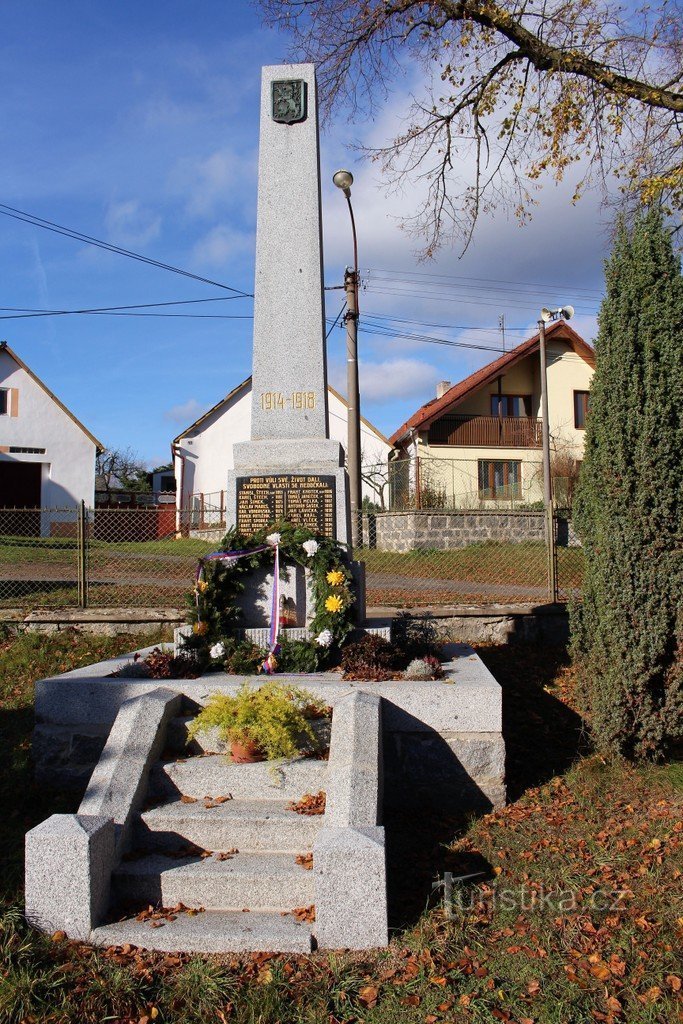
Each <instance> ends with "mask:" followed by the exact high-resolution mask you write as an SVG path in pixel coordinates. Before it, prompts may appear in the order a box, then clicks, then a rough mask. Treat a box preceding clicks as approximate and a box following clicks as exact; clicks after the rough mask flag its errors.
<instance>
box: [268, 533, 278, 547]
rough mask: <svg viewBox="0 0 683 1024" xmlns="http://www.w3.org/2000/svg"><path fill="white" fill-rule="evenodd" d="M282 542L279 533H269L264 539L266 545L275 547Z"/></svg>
mask: <svg viewBox="0 0 683 1024" xmlns="http://www.w3.org/2000/svg"><path fill="white" fill-rule="evenodd" d="M281 540H282V536H281V535H280V534H279V533H269V534H268V536H267V537H266V544H272V546H273V547H275V545H276V544H279V543H280V541H281Z"/></svg>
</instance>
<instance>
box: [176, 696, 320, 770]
mask: <svg viewBox="0 0 683 1024" xmlns="http://www.w3.org/2000/svg"><path fill="white" fill-rule="evenodd" d="M326 712H327V707H326V705H325V704H324V703H323V702H322V701H319V700H318V699H317V697H316V696H315V695H314V694H312V693H310V692H309V691H308V690H302V689H299V688H298V687H292V686H286V685H284V684H283V683H277V682H275V681H271V682H268V683H265V684H264V685H263V686H260V687H259V688H258V689H252V688H251V687H250V686H249V685H248V684H247V683H243V684H242V685H241V686H240V688H239V690H238V691H237V693H236V694H235V696H232V695H231V694H225V693H214V694H212V696H211V698H210V700H209V703H208V704H207V705H206V707H205V708H203V710H202V711H200V713H199V714H198V715H197V717H196V718H195V719H194V721H193V722H191V724H190V727H189V734H190V736H191V737H192V736H195V735H196V734H197V733H198V732H201V731H203V730H205V729H211V728H217V729H218V730H219V733H220V735H221V737H222V738H223V739H224V740H229V741H231V742H232V741H234V742H235V743H247V744H249V743H251V744H254V745H255V746H256V747H258V749H259V750H260V752H261V753H262V754H263V755H264V756H265V757H266V759H267V760H269V761H272V760H276V759H278V758H291V757H296V756H297V755H298V754H300V753H302V752H304V751H307V750H313V751H316V750H318V749H319V744H318V740H317V739H316V735H315V733H314V731H313V729H312V728H311V725H310V719H311V718H314V717H320V716H321V715H322V714H325V713H326Z"/></svg>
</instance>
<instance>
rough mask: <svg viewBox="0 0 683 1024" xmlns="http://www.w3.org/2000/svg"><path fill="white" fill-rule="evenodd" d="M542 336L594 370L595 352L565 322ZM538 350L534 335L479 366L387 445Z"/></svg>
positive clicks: (425, 407)
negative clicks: (562, 345)
mask: <svg viewBox="0 0 683 1024" xmlns="http://www.w3.org/2000/svg"><path fill="white" fill-rule="evenodd" d="M545 333H546V337H547V338H551V337H553V338H557V339H561V340H562V341H566V342H568V344H569V345H571V347H572V348H573V349H574V351H575V352H576V354H577V355H579V356H581V357H582V358H583V359H585V360H586V362H587V363H588V364H589V365H590V366H595V351H594V349H593V348H592V347H591V346H590V345H589V344H587V342H585V341H584V340H583V338H582V337H581V336H580V335H579V334H577V333H576V331H575V330H574V329H573V328H572V327H570V326H569V324H568V323H567V322H566V321H565V320H558V321H557V322H556V323H554V324H549V325H548V326H547V327H546V332H545ZM538 347H539V337H538V334H535V335H534V336H533V337H532V338H527V340H526V341H523V342H522V344H521V345H517V347H516V348H513V349H511V351H510V352H506V353H505V355H502V356H501V357H500V358H499V359H494V361H493V362H492V363H488V364H487V365H486V366H482V368H481V369H480V370H475V372H474V373H471V374H470V376H469V377H465V379H464V380H461V381H460V382H459V383H458V384H454V385H453V387H451V388H449V389H448V391H446V392H445V394H443V395H442V396H441V398H432V399H431V401H429V402H426V403H425V404H424V405H422V406H420V408H419V409H418V410H417V412H416V413H413V415H412V416H411V417H410V419H409V420H406V422H405V423H404V424H403V425H402V426H400V427H399V428H398V430H397V431H395V433H393V434H392V435H391V437H390V438H389V443H390V444H392V445H394V446H397V445H398V443H399V442H400V441H402V440H403V439H404V438H405V437H406V435H409V434H410V433H411V431H412V430H424V429H425V428H426V427H428V426H429V424H430V423H432V422H433V421H434V420H435V419H438V417H439V416H442V415H443V414H444V413H446V412H449V411H450V410H451V409H454V408H455V407H456V406H457V405H459V404H460V402H462V401H464V400H465V398H467V397H468V396H469V395H471V394H472V392H474V391H477V390H478V389H479V388H481V387H484V386H485V385H486V384H489V383H490V382H491V381H492V380H495V379H496V377H499V376H500V374H501V372H504V371H505V370H509V369H510V368H511V367H512V366H514V365H515V363H518V362H519V361H520V360H521V359H524V358H525V357H526V356H528V355H531V354H532V353H533V352H536V351H537V350H538Z"/></svg>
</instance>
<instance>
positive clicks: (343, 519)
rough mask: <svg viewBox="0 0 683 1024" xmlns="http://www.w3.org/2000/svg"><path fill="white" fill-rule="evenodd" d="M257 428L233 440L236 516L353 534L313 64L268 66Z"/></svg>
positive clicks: (258, 523)
mask: <svg viewBox="0 0 683 1024" xmlns="http://www.w3.org/2000/svg"><path fill="white" fill-rule="evenodd" d="M252 396H253V397H252V412H251V440H250V441H245V442H242V443H240V444H236V445H235V446H234V452H233V454H234V469H233V470H231V471H230V473H229V477H228V489H227V494H228V500H227V521H228V526H231V525H235V526H237V527H238V529H239V530H240V531H242V532H244V533H248V534H251V533H253V532H254V531H255V530H258V529H261V528H262V527H264V526H268V525H269V524H270V523H272V522H274V521H275V520H277V519H285V520H287V521H288V522H290V523H292V524H293V525H295V526H297V525H301V526H306V527H309V528H310V529H312V530H315V531H317V532H319V533H321V534H323V535H326V536H329V537H333V538H334V539H335V540H337V541H340V542H341V543H343V544H345V543H348V541H349V538H350V528H349V501H348V478H347V474H346V470H345V468H344V450H343V448H342V446H341V445H340V444H338V443H337V442H335V441H332V440H330V436H329V426H328V410H327V361H326V353H325V314H324V301H323V273H322V227H321V199H320V157H319V143H318V109H317V94H316V82H315V69H314V67H313V65H312V64H287V65H281V66H274V67H265V68H264V69H263V77H262V87H261V112H260V148H259V172H258V210H257V232H256V275H255V287H254V344H253V391H252Z"/></svg>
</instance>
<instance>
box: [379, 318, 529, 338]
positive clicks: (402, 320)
mask: <svg viewBox="0 0 683 1024" xmlns="http://www.w3.org/2000/svg"><path fill="white" fill-rule="evenodd" d="M368 318H369V319H371V320H391V321H392V322H394V323H399V324H415V325H416V326H418V327H440V328H441V329H442V330H450V331H485V332H488V333H489V334H491V333H493V334H495V333H498V332H499V328H498V327H468V326H466V325H465V324H433V323H429V322H428V321H426V320H408V319H407V318H405V317H400V316H389V315H388V314H385V313H363V319H364V320H367V319H368ZM505 330H506V331H522V332H523V333H526V332H527V331H528V330H529V328H528V327H508V325H507V324H506V325H505Z"/></svg>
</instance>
